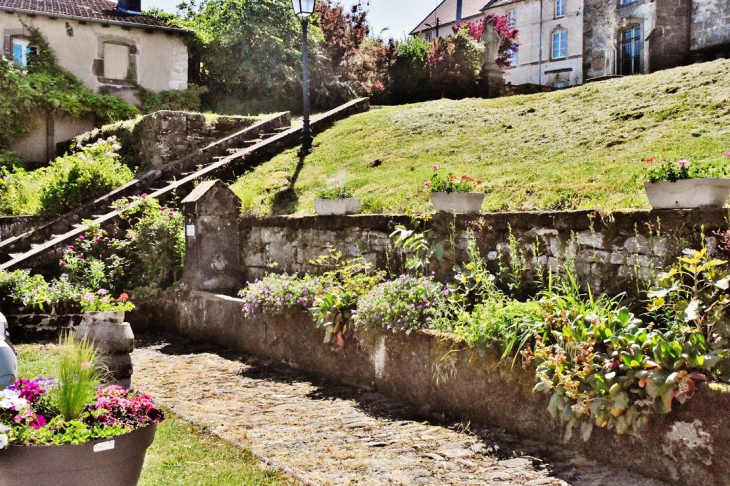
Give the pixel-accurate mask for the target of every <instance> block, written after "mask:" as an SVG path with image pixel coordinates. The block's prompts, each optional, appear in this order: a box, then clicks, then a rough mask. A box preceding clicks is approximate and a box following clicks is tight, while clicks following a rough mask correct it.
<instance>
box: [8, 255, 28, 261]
mask: <svg viewBox="0 0 730 486" xmlns="http://www.w3.org/2000/svg"><path fill="white" fill-rule="evenodd" d="M8 255H9V256H10V259H11V260H16V259H18V258H20V257H22V256H23V255H25V253H8Z"/></svg>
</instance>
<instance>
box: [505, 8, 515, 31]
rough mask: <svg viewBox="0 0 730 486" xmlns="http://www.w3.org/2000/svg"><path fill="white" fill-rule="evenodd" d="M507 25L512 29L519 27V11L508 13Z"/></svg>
mask: <svg viewBox="0 0 730 486" xmlns="http://www.w3.org/2000/svg"><path fill="white" fill-rule="evenodd" d="M507 23H508V25H509V28H510V29H514V28H515V26H516V25H517V10H510V11H509V12H507Z"/></svg>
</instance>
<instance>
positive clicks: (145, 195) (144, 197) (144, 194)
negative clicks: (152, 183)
mask: <svg viewBox="0 0 730 486" xmlns="http://www.w3.org/2000/svg"><path fill="white" fill-rule="evenodd" d="M139 197H141V198H142V199H147V193H146V192H144V193H142V195H141V196H139Z"/></svg>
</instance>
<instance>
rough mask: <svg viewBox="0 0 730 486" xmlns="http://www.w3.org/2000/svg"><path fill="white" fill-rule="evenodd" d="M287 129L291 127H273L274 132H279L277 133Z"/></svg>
mask: <svg viewBox="0 0 730 486" xmlns="http://www.w3.org/2000/svg"><path fill="white" fill-rule="evenodd" d="M287 130H291V127H279V128H274V131H275V132H279V133H282V132H286V131H287Z"/></svg>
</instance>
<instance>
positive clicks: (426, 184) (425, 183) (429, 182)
mask: <svg viewBox="0 0 730 486" xmlns="http://www.w3.org/2000/svg"><path fill="white" fill-rule="evenodd" d="M423 185H424V186H426V187H428V186H430V185H431V181H426V182H424V183H423Z"/></svg>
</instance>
